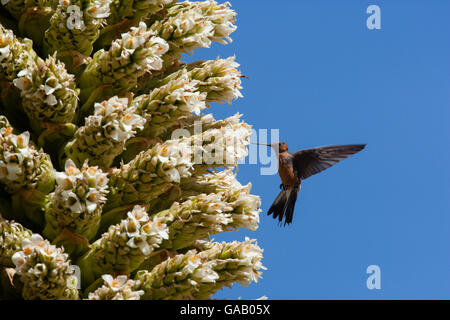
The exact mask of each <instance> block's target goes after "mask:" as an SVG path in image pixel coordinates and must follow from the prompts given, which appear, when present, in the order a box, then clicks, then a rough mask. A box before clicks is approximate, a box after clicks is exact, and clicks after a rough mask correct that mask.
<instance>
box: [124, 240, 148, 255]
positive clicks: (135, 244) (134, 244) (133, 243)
mask: <svg viewBox="0 0 450 320" xmlns="http://www.w3.org/2000/svg"><path fill="white" fill-rule="evenodd" d="M146 240H147V236H145V235H139V236H136V237H133V238H131V239H130V240H129V241H128V242H127V245H128V246H129V247H130V248H139V249H140V250H141V252H142V254H143V255H144V256H148V255H149V254H150V253H151V252H152V248H151V247H150V245H149V244H148V242H147V241H146Z"/></svg>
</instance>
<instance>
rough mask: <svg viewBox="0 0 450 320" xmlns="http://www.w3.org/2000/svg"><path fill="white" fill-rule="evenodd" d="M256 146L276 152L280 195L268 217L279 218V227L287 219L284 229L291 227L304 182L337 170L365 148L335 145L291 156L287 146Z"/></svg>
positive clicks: (362, 145)
mask: <svg viewBox="0 0 450 320" xmlns="http://www.w3.org/2000/svg"><path fill="white" fill-rule="evenodd" d="M257 144H259V145H265V146H269V147H272V148H274V150H275V152H276V153H277V155H278V174H279V175H280V178H281V185H280V189H281V192H280V193H279V194H278V196H277V197H276V198H275V201H274V202H273V203H272V206H271V207H270V209H269V211H268V212H267V214H268V215H269V216H270V215H271V214H272V213H273V218H274V219H277V218H278V221H279V222H280V223H282V221H283V218H285V220H284V225H285V226H286V224H288V225H289V224H291V223H292V217H293V215H294V207H295V202H296V201H297V195H298V192H299V190H300V186H301V183H302V180H305V179H307V178H309V177H311V176H312V175H315V174H317V173H319V172H322V171H324V170H326V169H328V168H329V167H331V166H334V165H335V164H336V163H338V162H339V161H341V160H344V159H346V158H348V157H349V156H351V155H353V154H355V153H358V152H359V151H361V150H362V149H364V148H365V146H366V145H365V144H351V145H335V146H326V147H319V148H313V149H306V150H300V151H297V152H294V153H290V152H289V151H288V146H287V144H286V143H285V142H275V143H272V144H262V143H257Z"/></svg>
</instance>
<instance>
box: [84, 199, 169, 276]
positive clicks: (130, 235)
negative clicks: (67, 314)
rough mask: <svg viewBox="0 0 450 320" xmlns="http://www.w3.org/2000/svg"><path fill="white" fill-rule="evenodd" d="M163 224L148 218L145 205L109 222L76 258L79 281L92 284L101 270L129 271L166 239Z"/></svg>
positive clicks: (126, 272)
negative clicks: (116, 220)
mask: <svg viewBox="0 0 450 320" xmlns="http://www.w3.org/2000/svg"><path fill="white" fill-rule="evenodd" d="M167 231H168V230H167V226H166V225H165V224H164V223H162V222H161V221H160V220H159V219H157V218H155V219H150V218H149V216H148V214H147V212H146V210H145V208H143V207H141V206H135V207H134V208H133V210H132V211H129V212H128V214H127V218H126V219H124V220H122V221H121V222H120V223H119V224H118V225H113V226H111V227H110V228H109V230H108V231H107V232H105V233H104V234H103V235H102V236H101V238H100V239H99V240H97V241H96V242H94V243H93V244H92V245H91V247H90V249H89V251H88V252H87V253H86V254H85V255H84V256H83V257H81V258H80V259H79V260H78V261H77V265H79V266H80V268H81V274H82V280H83V283H87V284H89V283H92V282H93V281H95V280H97V279H98V278H99V277H100V276H101V275H102V274H105V273H112V272H115V273H119V274H120V273H125V274H129V273H130V272H133V271H134V270H136V269H137V268H138V267H139V266H140V265H141V264H142V262H143V261H144V260H145V259H146V258H147V257H148V256H149V255H150V254H151V253H152V251H153V250H154V249H155V248H157V247H159V245H160V244H161V242H162V241H163V240H164V239H167V238H168V233H167Z"/></svg>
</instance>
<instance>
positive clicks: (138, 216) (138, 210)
mask: <svg viewBox="0 0 450 320" xmlns="http://www.w3.org/2000/svg"><path fill="white" fill-rule="evenodd" d="M127 216H128V217H129V218H130V219H134V220H136V221H138V222H139V223H146V222H147V221H148V220H149V217H148V214H147V212H146V211H145V208H144V207H141V206H134V207H133V210H132V211H129V212H128V213H127Z"/></svg>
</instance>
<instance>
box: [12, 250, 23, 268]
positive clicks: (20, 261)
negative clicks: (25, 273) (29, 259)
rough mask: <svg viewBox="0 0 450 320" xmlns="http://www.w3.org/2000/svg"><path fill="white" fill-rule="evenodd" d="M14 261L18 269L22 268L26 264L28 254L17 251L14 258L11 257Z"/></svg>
mask: <svg viewBox="0 0 450 320" xmlns="http://www.w3.org/2000/svg"><path fill="white" fill-rule="evenodd" d="M11 260H12V262H13V263H14V265H15V266H16V268H17V269H18V270H20V269H21V267H22V266H23V265H24V264H25V262H26V256H25V253H24V252H23V251H17V252H16V253H14V254H13V256H12V258H11Z"/></svg>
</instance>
